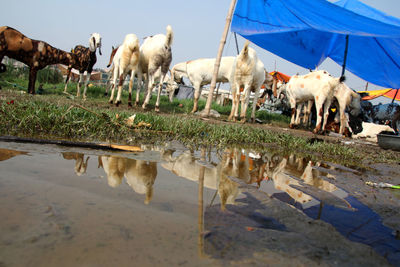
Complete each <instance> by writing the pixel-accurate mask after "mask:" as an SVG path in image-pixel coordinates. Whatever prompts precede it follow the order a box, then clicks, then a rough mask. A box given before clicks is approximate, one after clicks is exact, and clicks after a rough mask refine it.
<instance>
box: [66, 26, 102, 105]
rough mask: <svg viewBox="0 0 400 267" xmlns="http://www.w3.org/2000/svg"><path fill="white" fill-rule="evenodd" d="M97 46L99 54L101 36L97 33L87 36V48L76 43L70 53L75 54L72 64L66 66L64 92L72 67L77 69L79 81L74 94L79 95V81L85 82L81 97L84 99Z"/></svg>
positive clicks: (95, 58) (94, 61) (94, 62)
mask: <svg viewBox="0 0 400 267" xmlns="http://www.w3.org/2000/svg"><path fill="white" fill-rule="evenodd" d="M97 48H99V54H100V55H101V36H100V34H98V33H92V34H91V35H90V38H89V48H87V47H84V46H82V45H77V46H75V48H74V49H73V51H72V53H73V54H74V55H75V62H74V64H73V65H72V66H70V67H68V73H67V78H66V80H65V88H64V93H66V92H67V86H68V82H69V76H70V74H71V70H72V68H74V69H77V70H78V71H79V81H78V85H77V92H76V96H77V97H78V96H80V95H81V88H80V85H81V83H83V82H84V81H85V82H84V84H85V88H84V90H83V99H86V90H87V85H88V83H89V80H90V75H91V73H92V71H93V66H94V64H96V61H97V57H96V50H97ZM85 72H86V79H84V77H83V76H84V73H85Z"/></svg>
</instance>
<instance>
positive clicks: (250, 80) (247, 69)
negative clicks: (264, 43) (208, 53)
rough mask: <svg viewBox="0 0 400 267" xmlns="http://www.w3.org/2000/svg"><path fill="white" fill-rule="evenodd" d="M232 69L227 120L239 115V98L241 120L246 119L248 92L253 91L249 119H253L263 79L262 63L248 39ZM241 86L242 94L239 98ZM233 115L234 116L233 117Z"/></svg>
mask: <svg viewBox="0 0 400 267" xmlns="http://www.w3.org/2000/svg"><path fill="white" fill-rule="evenodd" d="M234 65H235V67H234V69H235V70H234V71H233V74H232V75H233V78H231V79H232V80H233V84H232V85H231V90H232V97H233V100H232V110H231V114H230V115H229V118H228V119H229V120H232V119H233V120H236V118H237V117H238V115H239V101H240V100H241V113H240V118H241V121H242V122H245V121H246V111H247V106H248V105H249V101H250V93H251V92H254V99H253V109H252V112H251V120H252V122H254V121H255V113H256V105H257V100H258V97H259V94H260V87H261V85H262V84H263V83H264V80H265V70H264V64H263V63H262V62H261V60H259V59H258V57H257V54H256V51H255V50H254V49H253V48H251V47H249V41H246V43H245V45H244V47H243V49H242V51H241V52H240V54H239V55H238V56H237V57H236V61H235V63H234ZM241 88H243V91H244V93H243V96H242V98H241V99H240V92H241ZM233 116H234V117H233Z"/></svg>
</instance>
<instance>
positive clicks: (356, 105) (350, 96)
mask: <svg viewBox="0 0 400 267" xmlns="http://www.w3.org/2000/svg"><path fill="white" fill-rule="evenodd" d="M333 95H334V97H335V98H336V99H337V101H338V104H339V112H338V114H339V116H340V129H339V134H343V132H344V129H345V127H349V124H348V116H346V112H345V111H346V108H348V109H349V112H350V114H351V115H353V116H358V115H359V114H360V112H361V105H360V100H361V96H360V95H359V94H357V93H356V92H354V91H353V90H351V89H350V88H349V87H348V86H347V85H346V84H345V83H339V85H338V86H336V88H335V92H334V94H333Z"/></svg>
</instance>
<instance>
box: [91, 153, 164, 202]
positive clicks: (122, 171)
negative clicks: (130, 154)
mask: <svg viewBox="0 0 400 267" xmlns="http://www.w3.org/2000/svg"><path fill="white" fill-rule="evenodd" d="M98 160H99V167H100V166H101V167H103V169H104V171H105V172H106V174H107V180H108V185H109V186H111V187H117V186H119V185H120V184H121V182H122V179H123V178H124V177H125V178H126V182H127V183H128V185H129V186H130V187H132V189H133V190H134V191H135V192H136V193H138V194H144V195H145V196H146V198H145V200H144V203H145V204H149V203H150V201H151V199H152V197H153V184H154V181H155V180H156V177H157V163H156V162H151V161H144V160H135V159H129V158H122V157H115V156H99V158H98Z"/></svg>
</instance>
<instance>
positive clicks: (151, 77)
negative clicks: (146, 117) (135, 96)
mask: <svg viewBox="0 0 400 267" xmlns="http://www.w3.org/2000/svg"><path fill="white" fill-rule="evenodd" d="M147 78H148V79H147V81H148V83H147V94H146V98H145V100H144V102H143V105H142V108H143V109H146V106H147V105H148V104H149V102H150V98H151V93H152V91H153V84H154V74H150V73H148V74H147Z"/></svg>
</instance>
